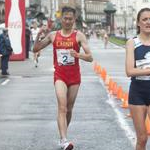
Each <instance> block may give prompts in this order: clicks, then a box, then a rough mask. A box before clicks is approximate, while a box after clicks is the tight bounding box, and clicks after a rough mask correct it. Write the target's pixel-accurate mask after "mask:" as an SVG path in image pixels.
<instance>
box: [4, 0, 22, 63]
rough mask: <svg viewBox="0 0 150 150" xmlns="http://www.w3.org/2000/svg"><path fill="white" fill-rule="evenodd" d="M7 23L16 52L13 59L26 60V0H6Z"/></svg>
mask: <svg viewBox="0 0 150 150" xmlns="http://www.w3.org/2000/svg"><path fill="white" fill-rule="evenodd" d="M5 24H6V27H7V28H8V33H9V38H10V42H11V46H12V48H13V52H14V53H13V55H12V56H11V60H24V59H25V0H5Z"/></svg>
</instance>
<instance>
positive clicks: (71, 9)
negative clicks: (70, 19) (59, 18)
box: [61, 6, 76, 15]
mask: <svg viewBox="0 0 150 150" xmlns="http://www.w3.org/2000/svg"><path fill="white" fill-rule="evenodd" d="M65 12H72V13H73V14H74V15H75V14H76V10H75V9H74V8H72V7H70V6H64V7H63V8H62V11H61V13H62V15H63V13H65Z"/></svg>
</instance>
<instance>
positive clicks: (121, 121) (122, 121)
mask: <svg viewBox="0 0 150 150" xmlns="http://www.w3.org/2000/svg"><path fill="white" fill-rule="evenodd" d="M99 82H100V83H101V84H102V85H103V87H104V89H106V87H105V85H104V83H103V81H102V80H101V79H99ZM106 91H107V89H106ZM107 93H108V91H107ZM107 103H108V104H109V105H110V106H111V107H112V108H113V110H114V112H115V113H116V115H117V118H118V123H119V124H120V127H121V128H122V129H123V130H124V131H125V134H126V136H127V138H128V139H129V141H130V142H131V145H132V146H133V147H134V146H135V142H136V141H135V139H136V136H135V133H134V132H133V130H132V129H131V128H130V126H129V124H128V123H127V121H126V120H125V119H124V115H123V113H121V112H120V111H119V109H118V107H116V103H115V101H114V98H112V97H111V96H110V94H109V93H108V100H107Z"/></svg>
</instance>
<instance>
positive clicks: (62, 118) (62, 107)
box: [55, 80, 67, 139]
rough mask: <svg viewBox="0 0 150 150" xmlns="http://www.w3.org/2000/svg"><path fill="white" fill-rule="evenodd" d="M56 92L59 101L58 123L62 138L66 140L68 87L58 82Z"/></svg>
mask: <svg viewBox="0 0 150 150" xmlns="http://www.w3.org/2000/svg"><path fill="white" fill-rule="evenodd" d="M55 92H56V96H57V101H58V117H57V123H58V128H59V133H60V138H61V139H65V138H66V136H67V120H66V114H67V86H66V84H65V83H64V82H63V81H61V80H57V81H56V82H55Z"/></svg>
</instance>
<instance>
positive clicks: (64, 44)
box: [56, 41, 73, 47]
mask: <svg viewBox="0 0 150 150" xmlns="http://www.w3.org/2000/svg"><path fill="white" fill-rule="evenodd" d="M56 45H57V46H58V47H61V46H62V47H73V42H72V41H57V43H56Z"/></svg>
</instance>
